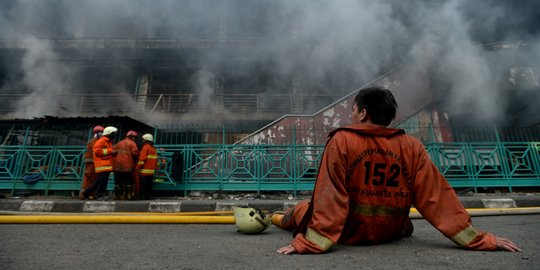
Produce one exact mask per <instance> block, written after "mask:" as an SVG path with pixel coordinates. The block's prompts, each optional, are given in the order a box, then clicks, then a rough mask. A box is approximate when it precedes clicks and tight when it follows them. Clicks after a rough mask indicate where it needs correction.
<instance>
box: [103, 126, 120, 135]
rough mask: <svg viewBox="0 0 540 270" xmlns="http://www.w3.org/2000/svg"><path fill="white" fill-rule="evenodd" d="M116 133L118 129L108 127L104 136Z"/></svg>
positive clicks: (104, 131)
mask: <svg viewBox="0 0 540 270" xmlns="http://www.w3.org/2000/svg"><path fill="white" fill-rule="evenodd" d="M115 132H118V129H117V128H115V127H111V126H108V127H106V128H105V129H104V130H103V136H105V135H109V134H111V133H115Z"/></svg>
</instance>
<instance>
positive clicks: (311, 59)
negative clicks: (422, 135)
mask: <svg viewBox="0 0 540 270" xmlns="http://www.w3.org/2000/svg"><path fill="white" fill-rule="evenodd" d="M539 33H540V2H538V1H532V0H531V1H504V0H492V1H469V0H437V1H430V0H421V1H420V0H419V1H392V0H387V1H384V0H383V1H367V0H366V1H358V0H339V1H325V0H314V1H307V0H277V1H264V0H258V1H245V0H185V1H177V0H157V1H145V0H117V1H108V0H94V1H82V0H51V1H15V0H11V1H3V2H2V3H0V40H20V41H21V42H23V44H24V48H25V50H24V53H23V54H24V55H23V56H22V59H23V60H22V61H21V62H20V63H19V67H20V72H21V73H22V76H20V78H23V79H22V81H20V82H18V83H15V82H13V81H11V79H10V76H4V78H5V79H4V81H3V82H0V83H1V85H0V87H1V88H2V90H1V91H2V92H11V91H12V90H9V89H8V88H12V87H14V85H17V87H20V88H21V89H23V90H24V91H23V92H24V93H26V94H27V97H26V98H24V99H23V100H22V102H21V103H20V106H21V107H26V108H27V107H28V105H27V104H37V105H35V106H31V107H32V110H30V111H28V110H26V109H21V110H20V112H21V114H20V115H21V116H24V117H31V116H40V115H43V114H61V110H58V109H55V110H53V111H51V105H53V104H54V101H53V100H48V99H47V95H58V94H71V93H73V92H77V90H74V89H76V88H77V86H78V85H80V84H82V82H77V81H76V78H77V76H74V75H72V74H73V73H74V72H75V73H76V72H77V68H76V67H74V66H73V65H72V63H70V62H69V61H66V59H65V58H63V57H64V56H59V55H58V54H57V52H56V51H55V50H54V48H52V47H51V46H50V44H49V43H48V41H47V40H58V39H98V40H101V39H180V40H199V41H208V42H211V41H221V42H230V43H231V44H235V42H238V44H241V42H249V41H254V42H256V44H257V46H251V47H246V48H243V47H242V48H237V49H230V50H221V51H213V50H208V51H204V50H200V51H201V53H200V55H201V56H200V57H198V59H197V60H196V61H195V62H196V64H191V65H199V70H198V71H196V72H193V73H192V74H191V75H190V76H188V77H190V80H191V81H192V83H191V84H190V85H191V86H192V87H194V88H195V91H194V92H199V93H201V94H211V93H212V90H211V89H210V88H209V85H214V84H215V83H214V82H210V81H209V80H210V79H212V80H214V79H215V78H216V77H221V76H222V74H221V73H227V74H229V75H230V76H228V77H226V78H225V81H224V82H223V84H224V85H226V86H227V85H231V84H233V83H234V80H233V79H230V78H240V79H239V80H242V79H243V80H247V79H245V77H247V76H248V74H249V73H250V72H253V70H257V69H261V70H263V71H264V72H265V73H266V74H267V76H266V77H268V78H266V77H265V78H262V79H260V80H258V81H257V80H254V83H253V84H252V85H257V87H252V85H251V84H248V85H249V87H247V88H248V90H245V91H244V92H243V93H245V92H246V91H247V92H249V91H250V90H249V89H250V87H251V88H253V91H255V90H256V91H262V92H263V93H264V92H267V93H273V92H276V91H278V92H285V93H287V92H288V93H290V88H291V82H289V81H288V82H283V81H282V78H286V79H283V80H290V77H293V78H295V80H297V81H300V82H301V83H298V87H299V88H300V89H302V91H303V92H304V93H306V92H309V93H312V94H313V93H320V94H324V93H327V92H335V89H339V91H341V93H343V94H346V93H349V92H350V91H353V90H355V89H356V88H358V87H360V86H362V85H364V84H365V83H367V82H368V81H370V80H372V79H373V78H375V77H377V76H379V75H381V74H384V73H385V72H388V71H390V70H392V69H393V68H396V67H399V66H404V65H409V64H413V63H421V64H424V65H426V66H428V67H429V69H430V71H431V72H432V73H433V74H434V76H436V80H437V81H438V82H440V83H441V84H440V85H442V87H441V88H440V89H436V90H437V91H438V95H439V96H441V97H442V98H446V99H448V102H447V105H448V109H449V110H451V111H454V112H459V111H466V112H467V113H468V114H474V115H476V116H478V117H481V118H483V119H488V120H493V119H497V118H499V117H501V115H499V113H500V110H498V108H500V107H501V106H503V103H504V102H505V100H504V98H503V97H502V96H501V90H500V89H498V87H499V85H500V77H501V70H499V69H498V67H500V66H504V65H507V64H508V65H510V64H511V63H510V61H513V60H512V59H505V58H504V57H502V58H501V55H499V54H497V53H494V52H492V51H489V50H486V49H485V47H484V46H485V44H489V43H493V42H501V41H513V40H524V41H527V42H529V43H535V42H539V40H538V34H539ZM291 43H292V44H295V45H297V46H295V47H294V49H291V46H289V45H290V44H291ZM283 44H288V45H283ZM202 47H204V46H202ZM230 47H233V46H232V45H231V46H230ZM536 48H538V46H537V47H536ZM527 53H528V54H529V55H528V56H527V57H526V59H540V56H539V55H540V51H539V50H538V49H532V50H530V51H528V52H527ZM244 58H250V59H256V60H255V61H242V59H244ZM495 58H496V59H503V60H505V61H506V60H508V61H509V63H500V62H497V61H499V60H495ZM230 59H235V61H229V60H230ZM494 62H497V63H494ZM537 63H538V61H537ZM128 64H129V63H128ZM128 64H125V63H124V64H122V65H128ZM124 68H125V69H126V70H129V69H130V67H129V66H128V67H124ZM6 70H8V69H4V72H5V73H8V71H6ZM208 70H210V72H212V73H213V74H211V73H208ZM535 76H537V75H534V74H533V75H532V80H533V81H534V78H536V79H537V80H538V78H537V77H535ZM227 78H229V79H227ZM66 81H68V82H69V83H66ZM261 81H264V82H265V85H262V86H261V85H260V82H261ZM281 88H285V89H281ZM197 89H198V90H197ZM261 89H262V90H261ZM200 102H203V103H204V102H207V101H205V100H204V99H201V101H200ZM204 104H206V103H204ZM64 109H65V110H68V111H69V110H75V109H74V108H64ZM313 110H316V108H313ZM307 111H310V110H309V109H308V110H307Z"/></svg>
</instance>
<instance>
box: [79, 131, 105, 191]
mask: <svg viewBox="0 0 540 270" xmlns="http://www.w3.org/2000/svg"><path fill="white" fill-rule="evenodd" d="M92 134H93V136H92V138H91V139H90V141H88V143H87V144H86V152H84V165H85V166H84V176H83V181H82V184H81V192H79V199H81V200H84V195H83V194H82V191H83V190H85V189H87V188H89V187H91V186H92V185H93V184H94V182H95V181H96V172H95V170H94V152H93V148H94V144H95V143H96V141H97V140H98V139H99V138H101V136H103V127H102V126H95V127H94V129H93V130H92ZM89 197H91V198H93V197H94V194H89Z"/></svg>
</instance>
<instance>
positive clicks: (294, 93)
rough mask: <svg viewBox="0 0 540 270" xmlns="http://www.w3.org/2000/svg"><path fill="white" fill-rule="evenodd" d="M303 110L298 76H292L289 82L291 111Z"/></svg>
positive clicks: (299, 111)
mask: <svg viewBox="0 0 540 270" xmlns="http://www.w3.org/2000/svg"><path fill="white" fill-rule="evenodd" d="M303 112H304V95H303V93H302V88H301V85H300V79H299V78H298V76H296V75H295V76H293V78H292V83H291V113H303Z"/></svg>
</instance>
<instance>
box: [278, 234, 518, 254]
mask: <svg viewBox="0 0 540 270" xmlns="http://www.w3.org/2000/svg"><path fill="white" fill-rule="evenodd" d="M495 242H496V243H497V247H498V248H499V250H504V251H510V252H516V251H519V252H521V248H519V247H518V246H517V245H516V244H514V242H512V241H510V240H508V239H506V238H502V237H495ZM278 252H279V251H278Z"/></svg>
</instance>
